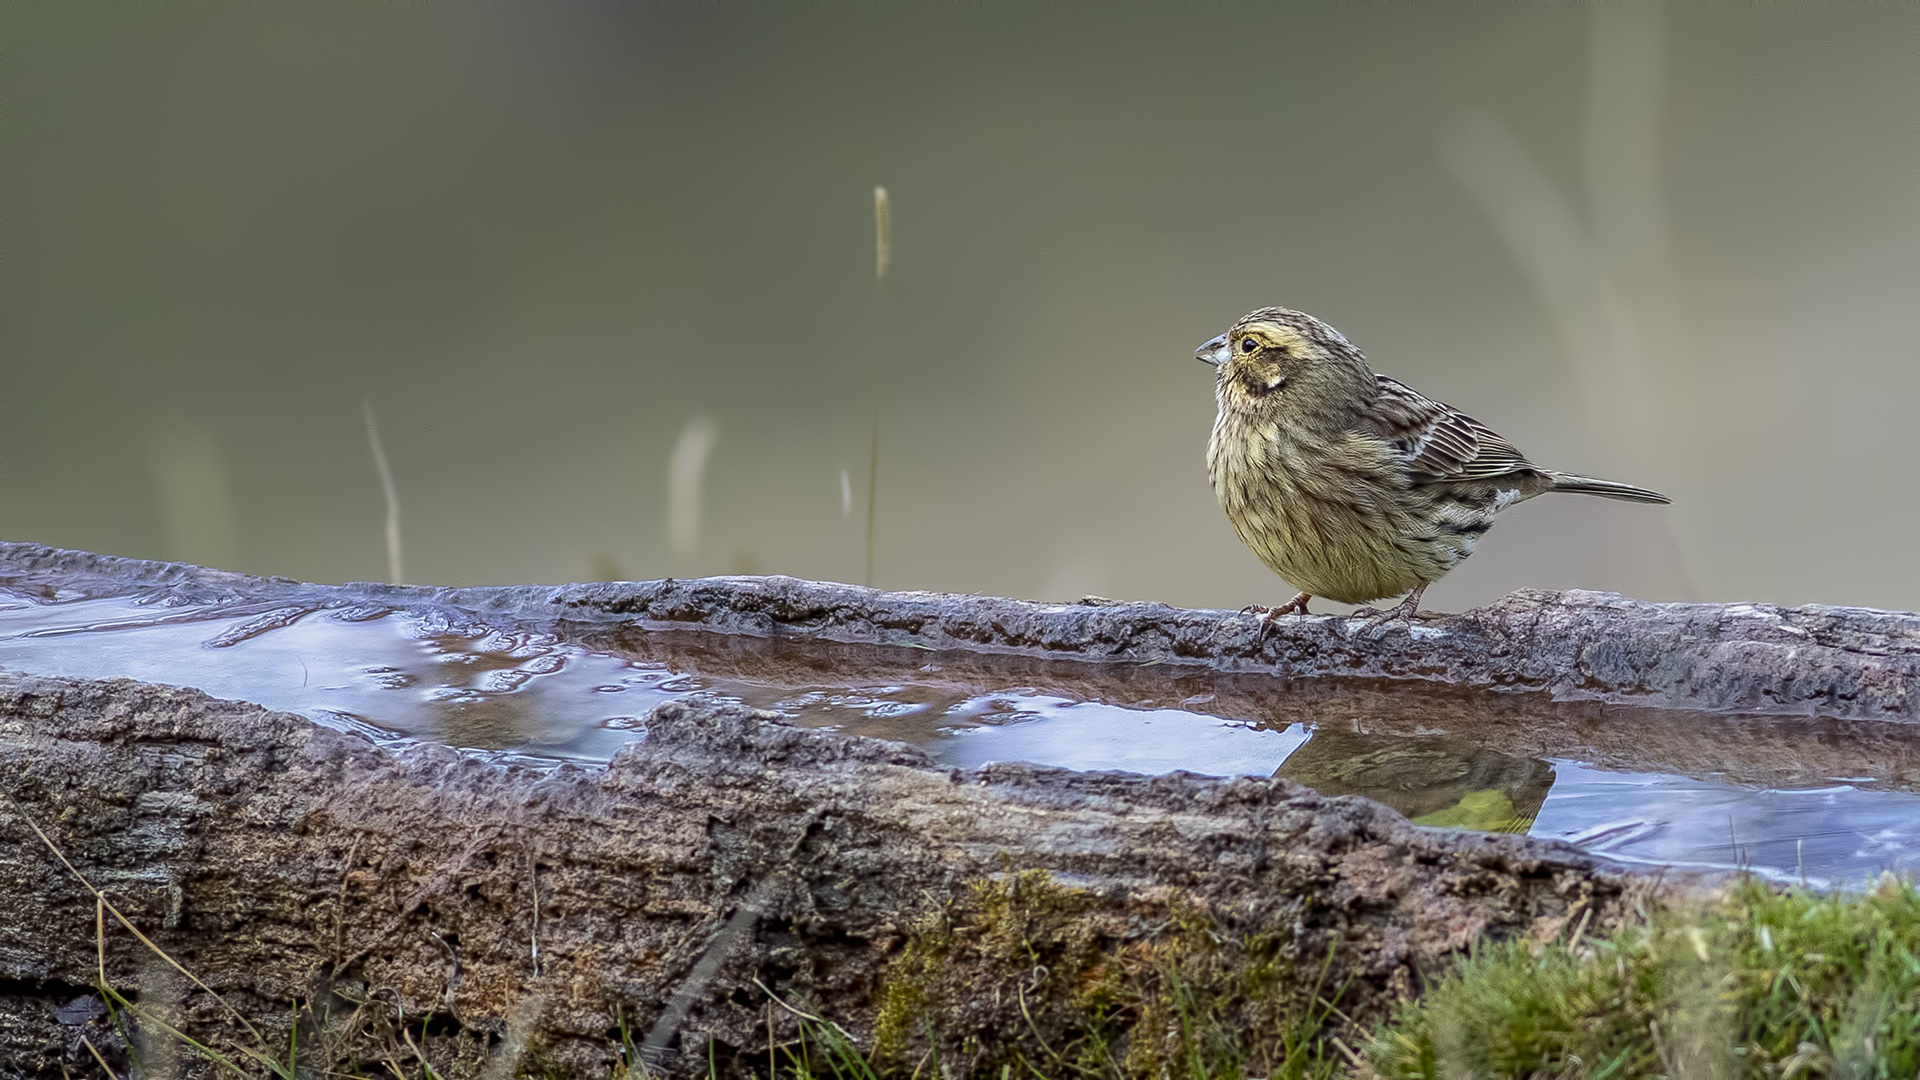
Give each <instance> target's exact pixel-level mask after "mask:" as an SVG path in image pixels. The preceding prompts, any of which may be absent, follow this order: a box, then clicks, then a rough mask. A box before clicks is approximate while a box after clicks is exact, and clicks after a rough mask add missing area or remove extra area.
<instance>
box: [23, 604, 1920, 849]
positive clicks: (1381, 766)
mask: <svg viewBox="0 0 1920 1080" xmlns="http://www.w3.org/2000/svg"><path fill="white" fill-rule="evenodd" d="M14 584H15V585H16V586H18V587H16V588H12V589H9V588H6V587H4V586H0V669H5V670H13V671H23V672H31V673H38V674H49V675H73V676H82V677H92V678H106V677H113V676H128V677H132V678H137V679H143V680H146V681H151V682H164V683H173V684H185V685H191V686H196V687H199V688H201V689H203V690H206V691H207V692H208V693H210V694H213V695H215V696H219V697H227V698H235V699H240V700H246V701H253V702H257V703H259V704H262V705H265V706H267V707H269V708H276V709H284V710H289V711H296V712H300V713H303V714H305V715H307V716H310V717H312V718H314V719H315V720H317V721H319V722H321V723H323V724H330V725H333V726H336V727H342V728H347V729H350V730H354V731H359V732H362V733H364V734H366V735H368V736H369V737H371V738H374V739H376V740H377V741H381V742H383V743H386V744H388V745H391V746H395V747H403V746H405V745H407V744H409V743H410V742H412V741H414V740H420V739H428V740H436V741H440V742H445V743H449V744H451V745H454V746H458V747H464V748H467V749H469V750H472V751H476V752H481V753H484V754H486V755H488V756H491V757H493V758H495V759H496V760H512V761H520V762H526V763H530V764H540V763H545V764H552V763H555V762H558V761H563V760H570V761H583V762H595V761H606V760H608V759H609V758H611V757H612V755H613V754H614V753H616V752H617V751H618V750H619V749H620V747H622V746H624V745H626V744H627V743H628V742H630V741H632V740H634V739H637V738H643V737H645V734H646V732H645V718H646V717H647V716H648V715H649V713H650V712H651V711H652V709H653V708H654V707H655V706H656V705H658V704H660V703H661V702H664V701H668V700H672V699H676V698H679V699H697V700H714V701H732V702H740V703H743V704H747V705H751V706H754V707H757V708H765V709H772V710H776V711H778V712H780V713H782V714H784V715H786V716H788V717H790V718H792V719H793V720H794V721H795V722H797V723H800V724H804V725H808V726H813V727H824V728H833V729H836V730H840V731H845V732H849V733H855V734H860V735H866V736H871V737H876V738H885V739H894V740H899V741H904V742H910V743H913V744H916V745H918V746H921V747H924V748H925V749H926V750H928V751H929V752H930V753H931V754H932V755H933V756H934V757H935V758H936V759H937V760H938V761H940V762H942V763H943V764H946V765H950V766H953V767H956V768H974V767H978V766H981V765H984V764H986V763H988V762H994V761H1026V762H1033V763H1037V764H1041V765H1053V766H1059V767H1063V768H1071V769H1079V770H1122V771H1127V772H1134V773H1143V774H1160V773H1166V772H1172V771H1175V770H1187V771H1191V772H1198V773H1204V774H1209V775H1219V776H1237V775H1246V776H1266V775H1278V776H1281V777H1284V778H1287V779H1290V780H1294V781H1296V782H1299V783H1301V784H1304V785H1307V786H1309V787H1312V788H1314V789H1316V790H1318V791H1320V792H1322V793H1324V794H1329V795H1361V796H1365V797H1367V798H1371V799H1376V800H1378V801H1380V802H1383V803H1385V804H1387V805H1388V806H1391V807H1393V808H1395V809H1397V810H1399V811H1400V812H1402V813H1404V814H1406V815H1407V816H1408V817H1409V818H1411V819H1413V820H1414V821H1415V822H1416V823H1419V824H1425V825H1433V826H1444V827H1453V828H1470V829H1481V830H1489V831H1503V832H1530V833H1532V834H1533V835H1536V836H1546V837H1555V838H1560V839H1566V840H1569V841H1571V842H1573V843H1576V844H1578V845H1580V846H1581V847H1583V848H1586V849H1588V850H1592V851H1596V852H1600V853H1604V854H1606V855H1609V856H1611V857H1614V858H1618V859H1623V860H1630V861H1632V860H1637V861H1642V862H1647V863H1657V864H1663V865H1666V864H1673V865H1693V866H1714V867H1736V866H1749V867H1752V868H1754V869H1758V870H1761V871H1763V872H1766V873H1770V874H1773V875H1775V876H1779V877H1796V876H1804V877H1806V878H1808V879H1809V880H1816V881H1836V882H1848V881H1858V880H1860V879H1862V878H1864V877H1866V876H1868V875H1871V874H1874V873H1878V872H1879V871H1881V870H1887V869H1894V870H1900V869H1911V868H1913V867H1914V865H1915V861H1916V858H1920V797H1917V796H1916V794H1915V792H1916V791H1920V727H1915V726H1914V725H1906V724H1888V723H1875V722H1870V721H1847V722H1841V721H1833V720H1822V719H1817V718H1804V717H1765V716H1727V715H1718V714H1706V713H1685V712H1675V711H1659V710H1647V709H1632V708H1624V707H1620V706H1607V705H1599V704H1594V703H1565V702H1552V701H1547V700H1544V699H1542V698H1540V697H1537V696H1531V695H1497V694H1467V693H1463V692H1460V691H1455V690H1449V689H1447V688H1443V687H1437V686H1425V685H1410V684H1405V683H1398V684H1388V683H1366V682H1352V681H1347V682H1339V681H1329V680H1311V679H1309V680H1293V681H1287V680H1280V679H1274V678H1269V677H1262V676H1253V675H1217V674H1213V673H1210V672H1207V671H1204V670H1200V669H1176V668H1172V667H1169V666H1158V665H1156V666H1137V665H1097V664H1085V663H1063V662H1047V661H1037V660H1031V659H1024V658H1018V657H997V656H984V655H974V654H957V653H928V652H926V651H924V650H919V649H910V648H889V647H873V646H852V645H835V644H831V643H823V642H819V641H808V640H781V639H774V640H768V639H754V638H745V637H737V636H734V637H730V636H723V635H715V634H704V633H693V632H670V633H659V632H647V631H644V630H640V629H638V628H636V627H633V626H630V625H629V626H618V627H607V626H598V627H595V628H593V630H592V631H591V632H590V633H579V632H576V630H577V628H569V627H568V626H566V625H565V624H560V625H556V626H554V627H551V628H549V629H547V630H544V631H540V632H534V631H529V630H505V629H501V628H498V627H493V626H489V625H486V624H484V623H482V622H479V621H476V620H475V619H473V618H472V617H469V616H464V615H459V614H454V613H450V612H448V611H444V610H426V611H397V610H394V609H391V608H388V607H385V606H381V605H378V604H357V605H353V606H346V607H332V608H325V607H320V606H301V605H298V604H288V603H286V602H284V601H280V602H244V603H235V604H228V605H215V606H199V607H196V606H187V605H170V604H168V603H165V602H158V601H155V602H147V601H143V600H141V599H139V598H126V597H121V598H92V599H83V598H74V597H71V596H68V595H66V594H62V593H60V592H59V591H58V590H56V589H53V588H51V587H45V586H36V585H33V584H32V583H30V582H25V581H16V582H15V583H14Z"/></svg>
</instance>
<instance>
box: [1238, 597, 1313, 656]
mask: <svg viewBox="0 0 1920 1080" xmlns="http://www.w3.org/2000/svg"><path fill="white" fill-rule="evenodd" d="M1311 599H1313V597H1311V596H1309V595H1307V594H1306V593H1301V594H1300V595H1299V596H1296V597H1294V598H1293V599H1291V600H1289V601H1287V602H1286V603H1284V604H1281V605H1280V606H1279V607H1264V606H1262V605H1260V604H1248V605H1247V606H1246V607H1243V608H1241V609H1240V614H1242V615H1252V616H1255V617H1257V618H1258V619H1259V620H1260V636H1259V637H1257V638H1255V639H1254V644H1256V645H1258V644H1261V643H1263V642H1265V641H1266V640H1267V634H1268V633H1269V632H1270V631H1272V629H1273V621H1274V620H1275V619H1277V618H1279V617H1280V616H1282V615H1305V614H1307V601H1309V600H1311ZM1232 621H1233V620H1231V619H1228V620H1226V621H1225V622H1222V623H1221V624H1220V626H1221V627H1222V628H1225V626H1226V625H1227V623H1228V622H1232ZM1215 633H1218V631H1215Z"/></svg>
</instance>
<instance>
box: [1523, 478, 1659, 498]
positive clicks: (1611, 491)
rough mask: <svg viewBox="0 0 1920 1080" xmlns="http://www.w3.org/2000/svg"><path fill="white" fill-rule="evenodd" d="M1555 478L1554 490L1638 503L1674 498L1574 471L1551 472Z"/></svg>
mask: <svg viewBox="0 0 1920 1080" xmlns="http://www.w3.org/2000/svg"><path fill="white" fill-rule="evenodd" d="M1547 475H1548V476H1549V477H1551V478H1552V479H1553V490H1555V491H1571V492H1573V493H1575V494H1577V495H1604V496H1606V497H1607V498H1609V499H1624V500H1625V501H1627V502H1638V503H1670V502H1672V501H1673V500H1672V499H1669V498H1667V497H1666V496H1665V495H1662V494H1660V493H1659V492H1657V491H1648V490H1647V489H1646V488H1642V487H1634V486H1633V485H1632V484H1616V483H1614V482H1613V481H1611V480H1595V479H1594V478H1593V477H1591V476H1576V475H1574V474H1573V473H1563V472H1549V473H1547Z"/></svg>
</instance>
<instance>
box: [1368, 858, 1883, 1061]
mask: <svg viewBox="0 0 1920 1080" xmlns="http://www.w3.org/2000/svg"><path fill="white" fill-rule="evenodd" d="M1368 1052H1369V1057H1370V1058H1371V1061H1372V1064H1373V1067H1374V1068H1375V1069H1376V1070H1377V1071H1378V1073H1379V1074H1380V1075H1381V1076H1382V1077H1389V1078H1402V1077H1404V1078H1414V1077H1418V1078H1434V1080H1438V1078H1440V1077H1443V1076H1445V1077H1451V1076H1475V1077H1542V1078H1545V1077H1592V1078H1601V1077H1645V1076H1681V1075H1685V1076H1699V1077H1755V1078H1758V1077H1786V1076H1806V1077H1821V1076H1847V1077H1861V1078H1867V1077H1887V1078H1893V1077H1913V1076H1916V1075H1920V893H1916V892H1915V890H1914V888H1913V886H1912V885H1911V884H1902V883H1898V882H1894V881H1893V880H1892V879H1887V880H1885V881H1883V882H1882V883H1881V885H1880V886H1879V887H1878V888H1876V889H1874V890H1873V891H1871V892H1868V893H1866V894H1864V895H1847V894H1822V893H1812V892H1807V891H1804V890H1795V891H1789V892H1783V893H1782V892H1774V891H1773V890H1771V889H1769V888H1768V887H1766V886H1764V885H1762V884H1759V883H1757V882H1751V881H1750V882H1747V883H1745V884H1742V885H1740V886H1738V887H1736V888H1734V889H1732V890H1730V891H1729V892H1728V893H1727V894H1726V895H1725V896H1723V897H1721V898H1720V899H1718V900H1715V901H1713V902H1711V903H1706V904H1699V905H1695V906H1691V907H1684V908H1677V909H1673V910H1669V911H1662V912H1659V913H1657V914H1655V915H1654V916H1653V917H1652V918H1651V919H1649V920H1646V921H1643V922H1642V923H1640V924H1639V925H1636V926H1629V927H1626V928H1624V929H1622V930H1620V931H1618V932H1615V933H1613V934H1611V935H1609V936H1607V937H1604V938H1594V939H1586V940H1582V941H1579V942H1573V943H1556V944H1553V945H1547V946H1540V945H1529V944H1527V943H1523V942H1508V943H1504V944H1499V945H1489V946H1487V947H1484V948H1482V949H1480V950H1478V951H1477V953H1476V954H1475V955H1474V956H1473V957H1471V958H1470V959H1468V960H1467V961H1465V962H1464V963H1462V964H1461V965H1460V966H1459V967H1458V968H1456V969H1455V970H1454V971H1452V972H1451V973H1449V974H1448V975H1447V976H1446V977H1445V978H1443V979H1441V980H1439V981H1438V982H1436V983H1435V984H1434V985H1432V986H1431V987H1430V988H1429V991H1428V993H1427V995H1426V996H1425V998H1424V999H1423V1000H1421V1001H1419V1002H1417V1003H1414V1004H1410V1005H1408V1006H1406V1007H1405V1008H1403V1009H1402V1010H1401V1012H1400V1013H1399V1015H1398V1016H1396V1018H1395V1020H1394V1022H1393V1023H1392V1024H1391V1025H1389V1026H1387V1027H1386V1028H1384V1029H1382V1031H1381V1032H1380V1033H1379V1035H1378V1036H1377V1037H1376V1038H1375V1039H1374V1040H1373V1041H1372V1043H1371V1044H1370V1045H1369V1047H1368Z"/></svg>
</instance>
